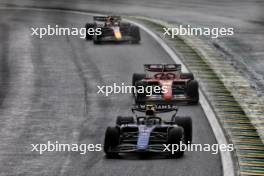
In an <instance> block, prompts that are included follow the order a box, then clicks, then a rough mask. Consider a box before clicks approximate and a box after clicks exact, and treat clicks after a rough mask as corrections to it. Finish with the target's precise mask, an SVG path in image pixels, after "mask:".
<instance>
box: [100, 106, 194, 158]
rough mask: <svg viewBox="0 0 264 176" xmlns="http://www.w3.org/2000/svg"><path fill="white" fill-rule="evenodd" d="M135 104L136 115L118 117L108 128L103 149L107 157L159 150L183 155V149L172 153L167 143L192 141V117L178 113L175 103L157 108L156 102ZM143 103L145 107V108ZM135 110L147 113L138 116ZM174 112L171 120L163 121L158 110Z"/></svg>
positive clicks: (178, 143)
mask: <svg viewBox="0 0 264 176" xmlns="http://www.w3.org/2000/svg"><path fill="white" fill-rule="evenodd" d="M140 106H141V107H139V106H137V107H133V108H132V112H133V113H134V114H135V117H132V116H131V117H124V116H118V117H117V119H116V126H115V127H108V128H107V130H106V133H105V141H104V152H105V154H106V157H108V158H109V157H110V158H115V157H117V156H118V155H119V153H147V152H153V153H160V154H162V153H163V154H168V155H169V156H173V157H177V158H178V157H181V156H183V154H184V151H180V150H178V151H176V152H173V153H172V152H171V151H170V150H165V146H166V145H167V146H169V145H168V144H171V145H170V146H173V144H177V145H180V143H185V144H190V143H191V141H192V120H191V118H190V117H180V116H176V114H177V111H178V109H177V108H176V107H175V106H174V107H173V106H171V107H169V108H168V106H166V108H164V107H165V106H163V107H162V108H157V107H154V106H153V105H146V106H144V105H140ZM142 106H144V108H142ZM135 111H139V112H145V115H144V116H137V115H136V113H135ZM170 111H174V114H173V115H172V117H171V120H170V121H164V120H163V119H162V118H161V117H158V116H156V113H161V112H170Z"/></svg>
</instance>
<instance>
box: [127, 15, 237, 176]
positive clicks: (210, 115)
mask: <svg viewBox="0 0 264 176" xmlns="http://www.w3.org/2000/svg"><path fill="white" fill-rule="evenodd" d="M127 21H128V22H130V23H132V24H134V25H137V26H138V27H140V28H141V29H142V30H144V31H145V32H147V33H148V34H149V35H150V36H151V37H153V39H155V40H156V42H158V43H159V44H160V46H161V47H162V48H163V49H164V50H165V51H166V52H167V53H168V54H169V56H170V57H171V58H172V59H173V60H174V62H175V63H178V64H181V65H182V70H183V72H189V70H188V69H187V67H186V66H185V65H184V64H183V62H182V61H181V60H180V59H179V57H178V56H177V55H176V54H175V52H174V51H173V50H172V49H171V48H170V47H169V46H168V45H167V44H166V43H165V42H164V41H163V40H162V39H161V38H160V37H158V36H157V35H156V34H155V33H154V32H152V31H151V30H150V29H148V28H146V27H145V26H144V25H142V24H139V23H137V22H134V21H131V20H127ZM199 93H200V104H201V106H202V108H203V110H204V113H205V115H206V117H207V119H208V121H209V123H210V126H211V128H212V130H213V132H214V134H215V137H216V140H217V142H218V144H225V145H228V142H227V138H226V136H225V135H224V134H225V133H224V131H223V129H222V128H221V125H220V124H219V122H218V120H217V117H216V115H215V113H214V111H213V109H212V108H211V106H210V104H209V102H208V100H207V99H206V97H205V95H204V93H203V92H202V91H199ZM220 154H221V161H222V167H223V176H235V168H234V162H233V158H232V155H231V153H230V152H220Z"/></svg>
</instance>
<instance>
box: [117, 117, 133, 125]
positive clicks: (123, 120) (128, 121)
mask: <svg viewBox="0 0 264 176" xmlns="http://www.w3.org/2000/svg"><path fill="white" fill-rule="evenodd" d="M131 123H132V124H133V123H135V121H134V118H133V117H132V116H128V117H123V116H117V118H116V125H118V126H121V125H123V124H131Z"/></svg>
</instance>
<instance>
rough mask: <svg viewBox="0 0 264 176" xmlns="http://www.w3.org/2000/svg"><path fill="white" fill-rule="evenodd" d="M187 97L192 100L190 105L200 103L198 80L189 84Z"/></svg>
mask: <svg viewBox="0 0 264 176" xmlns="http://www.w3.org/2000/svg"><path fill="white" fill-rule="evenodd" d="M187 95H188V96H189V97H190V98H191V101H190V104H198V103H199V84H198V82H197V81H196V80H191V81H189V82H188V86H187Z"/></svg>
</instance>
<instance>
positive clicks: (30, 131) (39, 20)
mask: <svg viewBox="0 0 264 176" xmlns="http://www.w3.org/2000/svg"><path fill="white" fill-rule="evenodd" d="M89 20H91V17H89V16H88V17H87V16H85V15H77V14H71V13H58V12H37V11H22V10H1V11H0V40H1V43H0V56H1V57H0V63H1V67H0V71H1V73H0V74H1V79H0V80H1V85H0V89H1V91H0V131H1V132H0V175H27V176H29V175H49V176H52V175H54V176H55V175H69V176H72V175H88V176H102V175H107V176H108V175H109V176H116V175H120V176H143V175H144V176H146V175H147V176H161V175H166V176H175V175H179V176H180V175H181V176H187V175H189V176H212V175H214V176H220V175H221V161H220V156H219V155H212V154H210V153H208V152H187V153H186V154H185V156H184V157H183V158H181V159H165V158H158V157H154V158H143V159H142V158H138V157H137V156H128V157H123V158H121V159H118V160H109V159H105V158H104V154H103V152H91V153H87V154H86V155H80V154H78V153H66V152H65V153H58V152H57V153H45V154H43V155H39V154H37V153H32V152H30V149H31V148H30V144H32V143H34V144H36V143H47V141H48V140H50V141H59V142H60V143H76V142H78V143H86V144H89V143H93V144H95V143H102V142H103V138H104V132H105V129H106V127H107V126H108V125H113V124H114V121H115V117H116V116H117V115H119V114H124V115H125V114H129V113H130V112H129V108H130V105H131V103H132V102H133V101H132V98H131V96H129V95H120V94H119V95H112V96H110V97H104V96H102V95H97V93H96V92H97V87H96V86H97V85H107V84H113V82H117V83H121V82H124V83H127V84H130V80H131V75H132V73H133V72H138V71H141V70H142V69H143V67H142V65H143V64H144V63H173V61H172V60H171V59H170V58H169V56H168V55H167V54H166V53H165V52H164V51H163V50H162V49H161V48H160V46H159V45H158V44H157V43H156V42H155V41H154V40H153V39H152V38H151V37H149V36H148V35H147V34H146V33H144V32H142V31H141V32H142V43H141V45H127V44H121V45H112V44H107V45H100V46H95V45H93V44H92V43H90V42H86V41H85V40H83V39H79V38H78V37H74V36H72V37H62V36H61V37H49V38H45V39H42V40H40V39H38V38H36V37H31V36H30V32H31V31H30V28H31V27H38V26H46V25H47V24H50V25H55V24H59V25H60V26H64V27H83V25H84V24H85V22H87V21H89ZM2 78H4V79H2ZM179 113H180V114H184V115H190V116H192V117H193V122H194V143H201V144H204V143H209V144H213V143H216V141H215V138H214V136H213V133H212V130H211V129H210V127H209V124H208V122H207V119H206V117H205V115H204V113H203V111H202V108H201V107H200V106H198V105H197V106H184V107H181V108H180V112H179Z"/></svg>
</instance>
